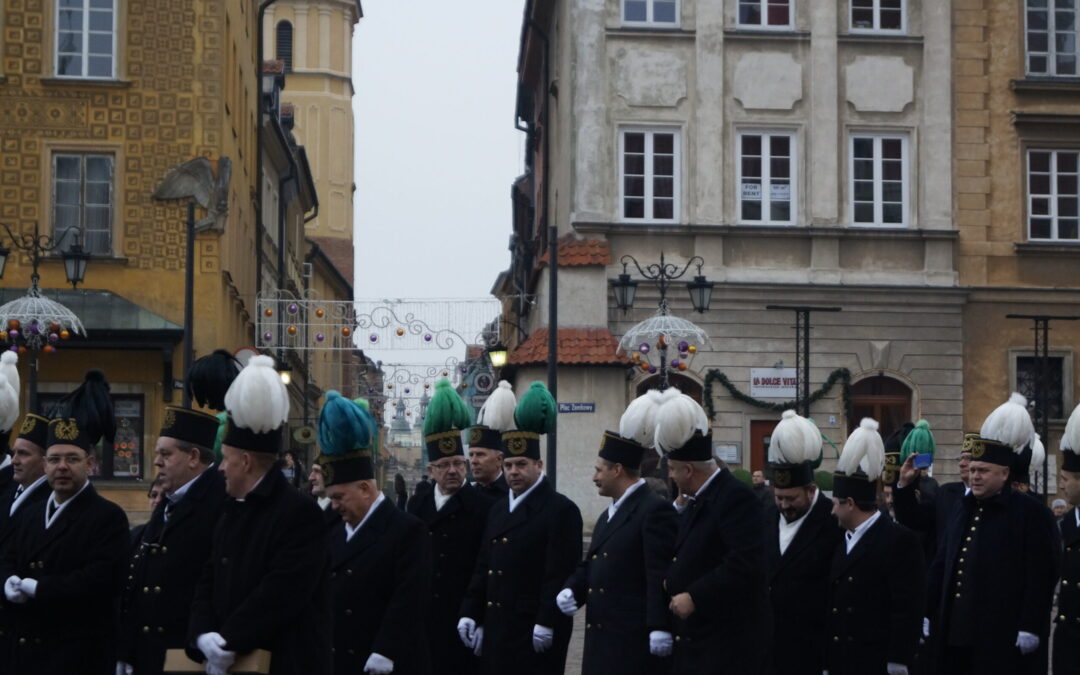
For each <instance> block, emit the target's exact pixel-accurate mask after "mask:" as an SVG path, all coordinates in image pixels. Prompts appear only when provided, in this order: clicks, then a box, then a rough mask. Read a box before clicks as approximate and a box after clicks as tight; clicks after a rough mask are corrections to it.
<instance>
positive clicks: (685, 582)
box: [665, 469, 772, 675]
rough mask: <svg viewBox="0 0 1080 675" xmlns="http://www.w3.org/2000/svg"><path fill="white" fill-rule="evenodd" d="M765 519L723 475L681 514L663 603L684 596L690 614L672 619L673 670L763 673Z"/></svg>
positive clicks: (742, 488)
mask: <svg viewBox="0 0 1080 675" xmlns="http://www.w3.org/2000/svg"><path fill="white" fill-rule="evenodd" d="M764 517H765V516H764V512H763V509H762V505H761V500H760V499H758V497H757V496H756V495H755V494H754V493H753V492H751V490H750V488H749V487H747V486H746V485H744V484H743V483H741V482H740V481H738V480H737V479H736V478H735V477H733V476H732V475H731V472H730V471H728V470H727V469H721V470H720V471H719V473H718V474H717V475H716V477H715V478H713V480H712V482H711V483H709V485H708V486H706V487H705V489H704V490H703V491H702V492H701V494H700V495H698V496H696V498H695V499H693V500H692V501H691V502H690V503H689V504H688V505H687V507H686V509H684V510H683V512H682V514H680V516H679V529H678V534H677V536H676V539H675V553H674V555H673V556H672V560H671V565H670V566H669V568H668V572H667V576H666V577H665V586H666V588H667V593H668V596H669V597H671V596H675V595H678V594H679V593H684V592H688V593H690V597H692V598H693V600H694V605H695V607H696V609H695V611H694V613H693V614H691V615H690V617H689V618H687V619H686V620H685V621H684V620H680V619H677V618H676V619H673V626H674V632H675V635H676V637H675V672H677V673H680V674H683V673H686V674H693V675H698V674H701V675H704V674H711V673H716V674H720V673H722V674H723V675H743V674H745V675H758V674H759V673H761V672H762V671H763V670H764V668H765V660H766V659H767V658H768V653H769V650H770V645H771V643H772V621H771V616H770V615H771V611H770V609H769V595H768V590H767V586H766V581H765V553H764V548H765V546H764V535H763V533H762V531H761V529H762V526H761V525H762V523H763V522H764ZM720 654H728V655H734V654H737V655H738V657H736V658H723V657H720V658H718V656H717V655H720Z"/></svg>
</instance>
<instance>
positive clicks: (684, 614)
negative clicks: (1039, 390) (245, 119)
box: [0, 351, 1080, 675]
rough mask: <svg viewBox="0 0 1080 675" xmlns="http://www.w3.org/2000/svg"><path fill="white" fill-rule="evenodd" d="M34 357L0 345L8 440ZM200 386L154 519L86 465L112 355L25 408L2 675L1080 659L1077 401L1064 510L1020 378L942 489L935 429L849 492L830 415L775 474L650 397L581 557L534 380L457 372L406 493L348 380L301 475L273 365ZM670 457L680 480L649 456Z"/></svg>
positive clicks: (872, 458) (183, 413) (867, 435)
mask: <svg viewBox="0 0 1080 675" xmlns="http://www.w3.org/2000/svg"><path fill="white" fill-rule="evenodd" d="M14 361H15V358H14V354H13V353H11V352H5V353H4V355H3V356H2V357H0V432H3V433H2V434H0V436H2V437H3V438H5V439H6V438H7V437H8V432H10V431H11V430H13V429H14V427H15V425H16V424H17V423H18V421H19V419H20V416H19V411H18V392H19V379H18V372H17V370H16V368H15V363H14ZM188 386H190V387H191V393H192V395H193V397H194V398H195V400H196V401H197V402H198V403H199V405H200V406H202V407H205V408H210V409H212V410H215V411H218V414H216V415H211V414H207V413H204V412H201V411H199V410H195V409H189V408H182V407H169V408H168V409H167V410H166V414H165V417H164V422H163V425H162V428H161V430H160V434H159V438H158V440H157V443H156V447H155V461H154V465H155V467H156V469H157V477H156V479H155V481H154V484H153V486H152V488H151V494H152V495H154V497H155V498H156V499H158V500H159V501H158V502H157V503H156V505H154V506H153V508H152V516H151V518H150V520H149V522H148V523H147V524H146V525H145V526H142V527H141V528H137V529H136V531H134V532H132V533H129V531H128V527H127V525H128V523H127V518H126V516H125V514H124V512H123V511H122V510H121V509H120V508H119V507H118V506H116V505H115V504H113V503H111V502H109V501H107V500H105V499H104V498H102V497H101V496H99V495H98V494H97V493H96V492H95V490H94V487H93V485H92V484H91V483H90V481H89V480H88V477H89V475H91V472H92V468H93V462H94V455H93V448H94V446H95V445H96V444H97V443H98V442H99V440H100V439H102V438H106V439H108V438H111V436H112V434H113V433H114V431H115V428H114V427H115V422H114V417H113V411H112V407H111V402H110V398H109V395H108V390H109V385H108V383H107V381H106V379H105V377H104V375H103V374H102V373H100V372H99V371H91V372H89V373H87V375H86V378H85V381H84V382H83V383H82V385H81V386H80V387H79V388H78V389H77V390H75V391H74V392H72V393H71V394H69V395H68V396H66V397H64V399H63V400H62V401H61V402H60V403H59V405H58V406H57V407H55V408H54V409H52V410H50V411H49V413H48V414H47V415H44V416H40V415H38V414H36V413H28V414H26V415H25V416H23V417H22V418H21V419H22V423H21V425H20V426H19V429H18V438H17V440H16V441H15V442H14V444H13V447H12V448H11V452H10V454H9V453H8V452H7V450H8V449H7V448H6V447H5V448H3V450H4V451H5V452H4V462H3V465H0V482H4V481H6V485H0V580H3V584H4V594H3V600H2V601H0V672H4V673H18V674H19V675H38V674H41V675H82V674H87V675H106V674H108V675H111V674H112V673H116V674H117V675H147V674H161V673H166V672H193V671H192V669H196V670H198V671H202V672H206V673H208V674H210V675H221V674H224V673H229V672H262V673H270V674H274V675H278V674H280V675H300V674H322V673H326V674H334V675H344V674H346V673H348V674H350V675H355V674H359V673H375V674H378V675H386V674H390V673H394V674H403V675H410V674H419V675H425V674H429V673H449V674H461V675H471V674H473V673H483V674H490V675H495V674H499V675H501V674H505V673H526V674H551V675H555V674H561V673H563V672H564V671H565V668H566V659H567V651H568V646H569V643H570V637H571V632H572V628H573V622H574V620H575V617H579V618H578V619H577V620H579V621H581V620H583V621H584V625H585V630H584V635H585V638H584V652H583V661H582V672H583V673H585V674H586V675H593V674H601V673H603V674H607V673H619V674H620V675H623V674H630V675H632V674H634V673H640V674H643V675H644V674H646V673H648V674H650V675H655V674H661V675H662V674H663V673H672V674H680V675H681V674H688V675H689V674H707V673H717V674H719V673H723V674H725V675H727V674H745V675H801V674H803V673H806V674H808V675H809V674H813V675H821V674H823V673H824V674H827V675H875V674H887V675H901V674H909V675H915V674H920V675H921V674H929V673H937V674H939V675H964V674H967V673H972V674H974V673H979V674H990V675H994V674H1001V675H1015V674H1018V673H1040V674H1042V673H1046V672H1048V668H1049V667H1050V664H1051V663H1052V664H1053V672H1054V674H1055V675H1064V674H1069V673H1073V674H1075V673H1078V672H1080V654H1078V653H1077V652H1078V651H1080V516H1078V509H1077V508H1076V507H1077V505H1078V504H1080V455H1078V454H1077V453H1078V452H1080V408H1078V410H1077V411H1074V413H1073V415H1072V417H1071V418H1070V419H1069V422H1068V425H1067V426H1066V429H1065V434H1064V437H1063V440H1062V448H1061V449H1062V455H1061V456H1062V467H1061V476H1060V486H1061V489H1062V491H1063V493H1064V495H1065V499H1066V500H1067V501H1068V504H1069V505H1071V507H1072V508H1071V509H1061V512H1060V513H1057V514H1056V515H1057V517H1056V518H1055V514H1054V513H1052V512H1051V510H1050V509H1048V508H1047V507H1046V506H1045V503H1044V502H1043V501H1041V500H1040V499H1036V498H1035V497H1034V496H1033V495H1032V494H1031V493H1030V490H1029V489H1028V488H1027V486H1026V484H1025V482H1024V481H1025V480H1026V478H1025V477H1024V474H1025V473H1026V471H1025V469H1026V467H1027V465H1028V464H1030V463H1031V461H1032V460H1031V455H1032V454H1033V453H1034V454H1037V451H1038V450H1041V444H1040V442H1039V439H1038V437H1037V435H1036V434H1035V432H1034V428H1033V427H1032V425H1031V419H1030V415H1029V412H1028V410H1027V408H1026V405H1025V403H1026V402H1025V401H1023V399H1022V397H1019V396H1018V395H1014V397H1013V398H1011V399H1010V400H1009V401H1008V402H1006V403H1005V404H1003V405H1001V406H1000V407H999V408H997V409H995V410H994V411H993V412H992V413H991V414H990V415H989V416H988V417H987V418H986V421H985V422H984V424H983V425H982V427H981V429H980V430H979V432H978V433H972V434H968V435H967V436H966V437H965V441H964V447H963V452H962V454H961V463H960V469H961V481H960V482H957V483H946V484H944V485H940V486H937V485H936V483H935V484H934V485H933V486H931V485H930V483H928V482H927V481H926V477H925V476H924V475H923V473H922V471H921V468H922V467H925V466H927V464H928V462H929V461H930V460H929V459H928V457H932V454H933V451H934V442H933V434H932V433H931V431H930V428H929V425H928V424H927V423H926V422H923V421H920V422H919V423H918V424H914V425H906V426H905V427H904V428H902V429H901V430H899V431H898V432H897V433H895V434H892V435H890V436H889V438H887V439H883V438H882V436H881V434H880V433H879V432H878V425H877V422H875V421H874V420H870V419H864V420H862V422H861V423H860V425H859V427H858V428H857V429H855V430H854V431H852V433H851V434H850V435H849V437H848V439H847V441H846V443H845V444H844V447H843V449H842V452H841V453H840V457H839V459H838V462H837V468H836V471H835V473H834V475H833V485H832V488H833V490H832V496H831V498H829V497H827V496H826V495H825V493H824V492H823V491H822V490H820V489H819V488H817V487H816V486H815V484H814V469H815V468H816V467H817V465H818V464H819V463H820V461H821V455H822V436H821V433H820V431H818V429H817V427H816V426H814V424H813V422H812V421H811V420H809V419H806V418H803V417H801V416H799V415H797V414H796V413H795V412H793V411H787V412H785V413H784V415H783V418H782V419H781V420H780V422H779V423H778V424H777V426H776V428H775V430H774V431H773V433H772V435H771V442H770V447H769V465H768V469H767V470H766V472H765V474H764V475H763V476H762V477H761V478H762V480H756V481H755V484H758V485H761V486H762V487H761V488H756V489H755V488H752V487H751V486H748V485H745V484H743V483H742V482H741V481H739V480H738V479H737V478H736V477H735V476H734V475H733V474H732V472H731V471H730V470H728V468H727V467H725V466H724V465H723V464H718V463H717V462H716V461H715V460H714V459H713V449H712V446H713V444H712V438H711V433H710V421H709V419H708V418H707V416H706V414H705V412H704V410H703V409H702V408H701V406H700V405H699V404H698V403H697V402H695V401H694V400H693V399H692V398H690V397H688V396H686V395H684V394H682V393H681V392H679V391H678V390H677V389H668V390H666V391H664V392H659V391H649V392H647V393H646V394H644V395H642V396H640V397H639V398H637V399H635V400H634V401H632V402H631V404H630V405H629V406H628V407H627V409H626V411H625V413H624V414H623V415H622V418H621V420H620V424H619V428H618V430H617V431H606V432H604V433H603V434H602V435H601V436H600V438H599V439H598V450H597V453H596V460H595V465H594V468H593V471H592V476H591V479H592V482H593V483H594V485H595V486H596V489H597V491H598V493H599V494H600V495H601V496H603V497H606V498H609V499H610V504H609V505H608V506H607V508H606V509H604V511H603V512H601V513H600V514H598V515H599V517H598V518H597V520H596V525H595V527H594V529H593V532H592V537H591V539H590V540H589V542H588V547H587V549H586V550H584V551H583V550H582V549H583V531H582V530H583V528H582V515H581V513H580V511H579V509H578V507H577V506H576V505H575V504H574V503H573V502H572V501H571V500H570V499H568V498H567V497H565V496H564V495H562V494H560V493H559V492H557V491H556V490H555V489H554V487H553V485H552V483H551V481H549V480H548V479H547V478H546V477H545V475H544V471H543V468H544V467H543V461H542V460H541V456H540V439H541V436H542V435H544V434H546V433H548V432H550V431H551V430H552V429H553V428H554V424H555V418H556V412H557V408H558V406H557V404H556V403H555V401H554V399H553V397H552V396H551V394H550V393H549V392H548V391H547V390H546V388H545V387H544V386H543V385H542V384H540V383H533V384H532V385H531V386H530V387H529V388H528V390H527V391H525V392H523V393H522V394H521V395H520V397H519V396H518V395H516V394H515V392H514V391H513V389H512V388H511V386H510V385H509V384H508V383H506V382H500V383H499V386H498V387H497V388H496V390H495V391H494V392H493V394H492V395H491V396H490V397H489V398H488V400H487V402H486V403H485V404H484V406H483V408H482V409H481V410H480V412H479V414H478V416H477V419H476V420H475V421H474V420H473V419H472V415H471V411H470V409H469V408H468V407H467V406H466V404H465V403H464V401H463V400H462V398H461V396H460V395H459V394H458V393H457V391H456V390H455V389H454V388H453V387H452V386H451V385H450V384H449V382H446V381H443V382H440V383H438V384H437V386H436V387H435V391H434V395H433V396H432V398H431V402H430V403H429V406H428V409H427V415H426V417H425V420H424V439H425V446H426V452H427V457H428V460H429V463H428V472H429V475H430V477H431V484H430V487H429V488H427V489H424V490H420V491H417V492H416V493H415V494H414V495H413V497H412V498H411V499H409V500H408V502H407V504H405V505H404V508H399V506H400V505H399V504H395V500H394V499H392V498H389V497H388V496H387V495H386V494H384V492H383V490H382V489H381V487H382V486H380V485H379V483H378V481H377V480H376V477H375V476H376V473H375V461H374V460H375V457H374V452H375V451H376V449H377V447H378V429H379V425H378V423H377V422H376V420H375V419H374V418H373V417H372V415H371V413H370V411H369V410H368V408H367V405H366V402H365V401H363V400H361V399H357V400H349V399H347V398H344V397H342V396H340V395H339V394H338V393H337V392H329V393H328V394H327V396H326V401H325V404H324V405H323V408H322V410H321V412H320V416H319V429H318V438H319V448H320V453H321V454H320V455H319V457H318V459H317V460H316V462H315V464H314V465H313V466H312V468H311V472H310V474H309V477H308V478H309V480H310V483H311V494H307V491H300V490H297V489H296V482H297V481H298V479H299V478H300V477H301V474H302V469H301V467H300V463H299V461H298V460H297V458H295V457H294V458H293V459H292V461H291V462H290V463H286V462H284V461H282V460H281V459H279V458H280V457H282V451H283V447H282V443H283V433H282V431H283V428H284V425H285V422H286V420H287V418H288V409H289V406H288V395H287V392H286V390H285V388H284V385H283V384H282V383H281V380H280V378H279V377H278V374H277V373H276V371H275V369H274V363H273V361H272V359H270V358H269V357H265V356H255V357H253V358H251V359H250V360H249V361H248V363H247V364H246V365H245V366H244V367H243V368H239V365H238V364H237V363H236V362H235V361H234V359H233V358H232V357H231V356H230V355H229V354H228V353H227V352H224V351H219V352H215V353H214V354H211V355H209V356H206V357H204V358H202V359H200V360H199V361H198V362H196V364H195V367H194V368H193V369H192V372H191V373H190V374H189V378H188ZM466 446H467V447H466ZM657 453H660V454H661V455H663V456H664V458H665V459H666V465H667V471H668V478H669V479H670V481H671V482H672V484H673V485H674V486H675V488H676V489H675V491H674V492H675V494H677V497H676V498H675V499H674V500H670V499H667V498H664V497H661V496H659V495H658V494H657V493H656V491H655V490H653V489H650V486H649V483H647V482H646V480H645V479H644V478H643V477H642V465H643V463H646V462H649V461H651V460H653V459H655V458H656V456H657ZM290 469H291V474H290V473H288V470H290ZM470 474H471V480H470V479H469V478H470ZM765 477H767V478H768V480H769V481H770V483H771V486H769V487H768V489H765V487H764V480H763V479H764V478H765ZM584 478H585V477H582V479H584ZM883 486H887V487H888V488H889V489H890V492H891V508H889V507H886V508H882V506H881V503H880V499H881V496H882V488H883ZM155 493H156V494H155ZM312 497H314V498H312ZM1059 579H1060V585H1059V583H1058V582H1059ZM1055 589H1058V590H1057V592H1058V597H1057V609H1056V611H1055V612H1054V616H1053V622H1054V624H1055V627H1054V635H1053V640H1052V642H1053V650H1052V652H1051V650H1050V644H1051V630H1050V629H1051V607H1052V605H1053V602H1054V595H1055ZM581 614H583V615H584V616H583V617H580V616H579V615H581Z"/></svg>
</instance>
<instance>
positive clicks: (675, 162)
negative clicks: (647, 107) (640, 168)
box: [618, 125, 683, 225]
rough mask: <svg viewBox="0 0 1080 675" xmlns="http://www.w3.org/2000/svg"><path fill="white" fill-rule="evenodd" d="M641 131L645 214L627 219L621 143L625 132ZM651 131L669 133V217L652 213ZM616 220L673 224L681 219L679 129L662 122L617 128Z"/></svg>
mask: <svg viewBox="0 0 1080 675" xmlns="http://www.w3.org/2000/svg"><path fill="white" fill-rule="evenodd" d="M633 133H642V134H645V197H644V199H645V215H644V217H643V218H630V217H627V216H626V211H625V204H624V199H625V188H626V183H625V176H626V167H625V165H624V164H625V154H626V153H625V146H626V134H633ZM655 134H671V135H672V137H673V138H672V150H673V155H674V156H673V157H672V171H673V172H674V176H672V187H671V189H672V204H671V218H654V217H653V215H652V213H653V184H652V182H653V177H654V176H653V173H652V165H653V162H652V158H653V136H654V135H655ZM618 153H619V174H618V181H619V203H618V209H619V217H618V220H619V222H623V223H645V224H648V223H659V224H669V225H670V224H675V223H678V222H680V221H681V219H682V158H683V149H682V129H680V128H679V127H674V126H663V125H656V126H651V125H627V126H620V127H619V142H618Z"/></svg>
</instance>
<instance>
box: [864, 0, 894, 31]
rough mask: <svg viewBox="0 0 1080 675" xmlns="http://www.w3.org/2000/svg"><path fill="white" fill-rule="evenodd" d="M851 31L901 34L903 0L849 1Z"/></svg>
mask: <svg viewBox="0 0 1080 675" xmlns="http://www.w3.org/2000/svg"><path fill="white" fill-rule="evenodd" d="M851 30H852V32H856V33H865V32H875V33H878V32H880V33H886V32H888V33H903V32H904V30H905V26H904V0H851Z"/></svg>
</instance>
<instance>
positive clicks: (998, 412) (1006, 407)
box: [979, 392, 1035, 452]
mask: <svg viewBox="0 0 1080 675" xmlns="http://www.w3.org/2000/svg"><path fill="white" fill-rule="evenodd" d="M979 435H980V436H982V437H983V438H985V439H988V440H991V441H997V442H998V443H1004V444H1005V445H1009V446H1012V449H1013V451H1014V452H1022V451H1023V450H1024V448H1026V447H1027V446H1029V445H1031V444H1032V442H1033V441H1034V440H1035V425H1034V424H1032V423H1031V415H1030V414H1028V409H1027V399H1026V398H1024V397H1023V395H1021V394H1017V393H1015V392H1014V393H1013V394H1012V396H1010V397H1009V400H1008V401H1006V402H1004V403H1002V404H1001V405H999V406H998V407H997V408H994V410H993V411H992V412H991V413H990V414H989V415H987V416H986V419H985V420H984V421H983V423H982V428H981V429H980V430H979Z"/></svg>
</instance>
